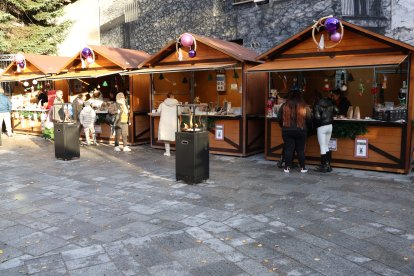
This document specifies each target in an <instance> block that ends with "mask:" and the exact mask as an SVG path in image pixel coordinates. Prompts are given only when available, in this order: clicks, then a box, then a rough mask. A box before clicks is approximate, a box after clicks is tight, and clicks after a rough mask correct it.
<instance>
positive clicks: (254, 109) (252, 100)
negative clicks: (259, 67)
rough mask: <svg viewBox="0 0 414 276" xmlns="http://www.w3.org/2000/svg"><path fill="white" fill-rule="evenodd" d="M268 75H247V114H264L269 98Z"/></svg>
mask: <svg viewBox="0 0 414 276" xmlns="http://www.w3.org/2000/svg"><path fill="white" fill-rule="evenodd" d="M267 76H268V73H253V74H251V73H249V74H245V77H246V78H247V80H246V89H245V93H246V112H245V114H264V111H265V102H266V98H267V87H268V77H267Z"/></svg>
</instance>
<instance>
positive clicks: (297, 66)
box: [247, 54, 407, 72]
mask: <svg viewBox="0 0 414 276" xmlns="http://www.w3.org/2000/svg"><path fill="white" fill-rule="evenodd" d="M406 58H407V55H389V54H388V55H364V56H349V55H347V56H335V57H329V56H323V57H312V58H292V59H277V60H274V61H270V62H266V63H263V64H260V65H258V66H255V67H252V68H250V69H248V70H247V72H286V71H312V70H332V69H336V68H367V67H375V66H381V67H385V66H396V65H399V64H400V63H401V62H403V61H404V60H405V59H406Z"/></svg>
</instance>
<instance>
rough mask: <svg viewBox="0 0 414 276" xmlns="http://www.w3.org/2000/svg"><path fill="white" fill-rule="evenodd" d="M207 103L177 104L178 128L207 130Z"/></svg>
mask: <svg viewBox="0 0 414 276" xmlns="http://www.w3.org/2000/svg"><path fill="white" fill-rule="evenodd" d="M207 114H208V105H207V104H180V105H177V115H178V120H177V124H178V125H177V130H178V131H179V132H200V131H207Z"/></svg>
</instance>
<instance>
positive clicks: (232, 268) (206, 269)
mask: <svg viewBox="0 0 414 276" xmlns="http://www.w3.org/2000/svg"><path fill="white" fill-rule="evenodd" d="M190 272H191V273H192V274H193V275H200V276H202V275H211V276H214V275H229V276H230V275H237V274H239V273H242V272H243V270H242V269H241V268H240V267H238V266H237V265H235V264H233V263H230V262H226V261H221V262H216V263H211V264H208V265H205V266H202V267H197V268H193V269H191V270H190Z"/></svg>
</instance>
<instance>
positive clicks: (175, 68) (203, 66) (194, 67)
mask: <svg viewBox="0 0 414 276" xmlns="http://www.w3.org/2000/svg"><path fill="white" fill-rule="evenodd" d="M236 65H237V63H196V64H183V65H181V64H177V65H171V66H157V67H154V68H144V69H139V70H134V71H128V72H124V73H122V74H121V75H134V74H153V73H176V72H189V71H207V70H218V69H225V68H228V67H234V66H236Z"/></svg>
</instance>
